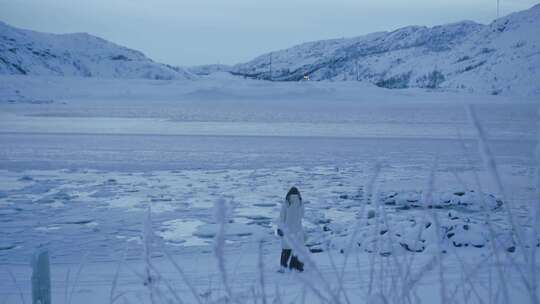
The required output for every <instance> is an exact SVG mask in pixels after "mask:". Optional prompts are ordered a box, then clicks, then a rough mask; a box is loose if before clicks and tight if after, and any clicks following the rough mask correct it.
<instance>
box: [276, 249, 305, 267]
mask: <svg viewBox="0 0 540 304" xmlns="http://www.w3.org/2000/svg"><path fill="white" fill-rule="evenodd" d="M291 253H292V250H291V249H281V266H282V267H285V268H287V267H289V268H290V269H296V270H298V271H304V263H302V262H300V260H298V257H297V256H296V255H293V256H292V258H291ZM289 258H291V262H290V263H289Z"/></svg>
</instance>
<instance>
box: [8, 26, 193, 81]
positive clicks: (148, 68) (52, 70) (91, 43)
mask: <svg viewBox="0 0 540 304" xmlns="http://www.w3.org/2000/svg"><path fill="white" fill-rule="evenodd" d="M0 74H23V75H40V76H82V77H105V78H148V79H189V78H192V77H194V76H193V75H192V74H191V73H189V72H186V71H185V70H184V69H182V68H178V67H172V66H168V65H164V64H160V63H156V62H154V61H152V60H151V59H149V58H148V57H146V56H145V55H144V54H143V53H141V52H139V51H135V50H132V49H128V48H126V47H122V46H119V45H116V44H114V43H112V42H109V41H106V40H104V39H101V38H98V37H95V36H92V35H89V34H86V33H76V34H62V35H57V34H48V33H40V32H35V31H30V30H23V29H18V28H14V27H12V26H9V25H7V24H5V23H3V22H0Z"/></svg>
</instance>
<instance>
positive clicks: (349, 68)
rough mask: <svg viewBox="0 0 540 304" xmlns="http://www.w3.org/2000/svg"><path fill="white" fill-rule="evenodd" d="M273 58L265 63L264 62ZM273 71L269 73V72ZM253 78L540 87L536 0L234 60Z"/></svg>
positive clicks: (506, 89)
mask: <svg viewBox="0 0 540 304" xmlns="http://www.w3.org/2000/svg"><path fill="white" fill-rule="evenodd" d="M270 63H271V64H270ZM270 71H271V72H270ZM232 73H234V74H237V75H243V76H248V77H253V78H261V79H270V73H271V78H272V79H273V80H285V81H295V80H300V79H302V78H303V77H304V75H306V74H307V75H309V77H310V79H312V80H365V81H369V82H372V83H374V84H377V85H378V86H381V87H386V88H406V87H423V88H438V87H441V88H450V89H452V88H454V89H460V90H467V91H479V92H484V93H486V92H487V93H491V94H501V93H510V92H511V93H514V94H515V93H517V94H521V95H537V94H540V4H539V5H536V6H534V7H532V8H530V9H529V10H526V11H522V12H518V13H514V14H511V15H508V16H506V17H502V18H499V19H497V20H495V21H493V22H492V23H491V24H489V25H482V24H478V23H474V22H471V21H463V22H459V23H453V24H447V25H442V26H435V27H431V28H429V27H424V26H410V27H405V28H401V29H398V30H395V31H392V32H380V33H373V34H370V35H366V36H361V37H357V38H350V39H335V40H325V41H317V42H310V43H305V44H301V45H298V46H295V47H292V48H290V49H285V50H281V51H277V52H272V53H268V54H265V55H262V56H259V57H257V58H255V59H253V60H252V61H250V62H247V63H243V64H238V65H236V66H234V67H233V69H232Z"/></svg>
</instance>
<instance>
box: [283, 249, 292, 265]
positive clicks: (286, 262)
mask: <svg viewBox="0 0 540 304" xmlns="http://www.w3.org/2000/svg"><path fill="white" fill-rule="evenodd" d="M291 252H292V250H291V249H281V267H284V268H287V267H288V265H289V258H290V257H291Z"/></svg>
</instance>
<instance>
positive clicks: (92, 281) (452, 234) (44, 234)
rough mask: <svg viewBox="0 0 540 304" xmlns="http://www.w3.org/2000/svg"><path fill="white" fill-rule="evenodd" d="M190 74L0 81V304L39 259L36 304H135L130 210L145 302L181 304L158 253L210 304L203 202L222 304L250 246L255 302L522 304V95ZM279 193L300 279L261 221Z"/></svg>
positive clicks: (527, 167)
mask: <svg viewBox="0 0 540 304" xmlns="http://www.w3.org/2000/svg"><path fill="white" fill-rule="evenodd" d="M201 78H202V79H201V80H199V81H151V80H118V79H116V80H114V79H86V78H57V77H31V78H30V77H23V76H0V231H1V232H2V233H1V238H0V265H2V268H5V269H6V270H9V271H11V272H12V273H13V276H14V278H15V281H16V282H14V280H13V278H12V277H11V275H10V274H9V272H8V271H1V272H0V282H2V284H0V302H2V301H4V302H5V303H19V302H21V301H20V293H19V291H18V289H17V288H15V286H19V287H20V288H22V290H23V295H24V297H25V298H26V301H27V302H28V301H29V293H30V287H29V286H30V271H31V270H30V267H29V260H30V258H31V256H32V254H33V253H34V252H35V250H36V248H38V247H39V246H44V247H46V248H47V249H49V251H50V255H51V263H52V276H53V278H52V279H53V298H54V303H108V302H110V301H109V297H110V292H111V287H114V289H115V291H114V292H115V294H122V293H123V292H125V294H123V297H125V299H126V301H128V302H127V303H133V302H134V303H138V302H142V303H149V302H150V300H149V298H148V292H149V290H151V288H148V286H145V285H144V284H143V282H144V278H143V277H142V275H141V273H143V271H142V268H143V267H144V265H145V264H144V263H143V260H142V256H143V251H144V250H143V239H142V236H143V228H144V221H145V218H146V216H147V209H148V207H149V206H151V216H152V228H153V231H154V233H155V236H156V239H157V240H160V241H157V242H156V244H154V246H153V247H152V252H153V253H152V256H153V261H154V263H155V265H156V266H155V267H156V268H157V271H156V272H158V273H159V274H160V275H161V276H162V278H161V279H158V281H156V282H153V283H151V285H152V286H155V288H156V289H154V290H153V292H157V293H158V294H159V297H164V298H173V299H174V295H175V293H177V294H178V295H179V296H180V297H181V298H182V299H183V300H184V301H185V302H186V303H191V302H195V301H196V297H194V296H193V295H192V294H191V290H190V288H188V286H187V285H186V283H185V281H184V280H183V279H182V274H181V273H180V272H178V271H177V270H175V269H174V267H173V266H172V264H171V261H170V260H169V258H167V257H166V254H164V253H163V252H164V250H165V251H166V252H167V253H170V254H171V255H172V258H173V259H174V261H176V262H177V263H178V264H179V265H180V267H181V268H182V269H183V271H184V274H185V276H187V277H188V278H189V282H190V283H191V284H192V285H193V286H192V287H193V288H195V289H196V290H197V292H196V293H197V294H198V295H199V296H198V297H199V300H201V301H203V302H204V301H207V300H208V301H210V302H215V301H219V300H220V299H224V298H223V297H226V296H227V290H226V286H225V285H224V284H223V283H222V274H221V273H220V271H219V269H218V267H217V264H216V258H215V256H214V249H215V248H214V247H213V244H214V237H215V235H216V234H217V233H219V225H218V224H217V223H216V219H215V217H214V213H215V212H214V204H216V202H218V201H220V200H221V199H224V200H225V201H226V202H227V203H228V206H229V207H230V208H229V209H228V212H229V214H228V220H229V223H228V224H227V225H226V226H227V230H226V234H225V237H226V243H225V255H224V257H225V259H226V265H227V271H228V281H227V282H228V286H229V287H230V289H231V290H232V293H233V295H234V297H235V299H237V300H239V299H244V300H245V301H247V302H254V301H255V300H254V298H257V299H258V300H259V301H260V302H262V297H261V287H260V285H261V284H259V282H260V276H259V273H260V271H259V268H260V264H259V263H258V259H259V256H258V254H259V244H260V243H259V241H262V245H261V246H262V253H263V254H262V261H263V263H262V265H263V267H264V269H265V271H264V272H263V273H264V280H265V291H266V293H267V294H268V295H269V297H268V301H274V300H275V299H280V298H281V299H282V300H283V302H285V303H289V302H292V303H297V302H302V300H301V299H302V296H303V295H305V296H306V302H307V303H310V302H321V301H322V299H326V298H328V297H330V298H332V297H334V298H333V300H330V301H334V300H336V297H337V298H339V301H342V302H344V303H346V302H348V301H350V302H351V303H357V302H360V301H363V300H366V301H369V302H370V303H377V302H376V301H381V303H383V302H384V301H383V300H382V298H381V297H382V296H385V297H387V300H388V301H390V302H393V303H394V302H395V303H401V302H412V303H418V302H422V303H436V302H442V301H443V300H442V298H441V297H440V294H441V291H442V293H443V294H445V295H446V297H445V299H446V300H445V302H458V303H459V302H466V301H469V303H496V302H502V301H503V300H504V292H503V290H508V292H509V293H510V296H511V297H512V299H513V300H515V301H513V302H514V303H524V302H527V301H529V302H530V298H529V297H528V292H526V288H525V286H524V284H523V283H522V280H523V276H525V278H526V279H527V280H529V279H530V277H529V275H530V274H533V273H536V272H537V271H538V268H537V267H538V265H537V264H536V263H535V261H534V260H532V261H531V260H530V257H529V262H528V264H525V262H524V258H523V255H522V253H523V250H522V249H525V250H526V251H527V252H529V251H531V248H535V246H536V243H537V241H538V237H537V235H535V233H534V232H533V230H532V229H533V228H534V226H532V225H533V224H534V222H533V221H532V219H533V217H532V215H533V214H534V211H535V210H534V207H535V204H536V202H537V196H536V193H535V184H534V179H535V168H536V162H535V160H534V151H535V147H536V144H537V141H536V138H537V135H538V133H537V132H538V131H537V130H538V127H537V120H538V119H537V109H538V105H539V100H538V98H533V97H531V98H524V97H519V98H517V97H511V96H490V95H472V94H465V93H452V92H429V91H422V90H414V89H408V90H386V89H381V88H377V87H375V86H372V85H369V84H363V83H358V82H335V83H332V82H320V83H313V82H303V83H272V82H265V81H250V80H241V79H237V78H232V77H231V76H230V75H227V74H219V73H218V74H213V75H211V76H209V77H201ZM468 104H472V108H473V111H474V112H475V113H476V114H477V116H478V122H479V123H480V124H481V126H482V127H483V128H485V131H486V133H487V139H488V143H489V146H490V147H491V149H492V153H493V156H494V158H495V160H496V162H497V165H498V169H499V173H500V176H501V178H502V181H503V184H504V186H505V190H506V191H505V193H506V197H505V198H504V197H503V193H501V192H500V189H499V187H498V186H497V183H496V182H494V180H493V176H492V174H490V173H489V171H488V170H486V168H485V167H484V165H483V163H482V161H481V157H480V154H479V152H478V144H477V138H476V130H475V129H474V128H473V127H472V126H471V123H470V121H469V118H468V115H467V112H466V108H467V105H468ZM434 163H436V169H435V172H434V174H435V178H434V179H431V178H430V172H431V170H432V167H433V164H434ZM377 172H378V175H377V178H375V179H373V175H374V174H375V173H377ZM476 174H477V176H478V177H479V179H480V182H481V188H482V189H481V190H482V192H484V193H483V194H478V193H479V189H478V185H477V184H476V181H475V175H476ZM430 180H431V181H434V185H433V188H434V189H433V192H431V193H430V194H431V195H432V199H428V200H425V195H424V196H423V195H422V194H426V189H427V188H429V181H430ZM292 185H297V186H298V187H299V188H300V190H301V192H302V195H303V197H304V199H305V201H306V218H305V221H304V226H305V228H306V231H307V235H308V238H307V242H306V244H307V248H309V249H310V250H311V252H310V259H311V261H312V262H313V264H311V263H308V265H306V268H307V271H306V273H304V274H301V275H296V274H279V273H276V270H277V266H278V259H279V252H280V248H279V239H278V238H277V237H276V236H274V233H273V223H272V221H273V219H274V218H275V217H276V216H277V214H278V210H279V205H280V202H281V200H282V199H283V197H284V195H285V193H286V191H287V190H288V188H289V187H290V186H292ZM371 188H374V189H373V190H372V189H371ZM506 210H512V211H513V215H514V218H515V220H516V222H517V224H518V225H519V227H521V228H523V229H521V228H520V230H522V231H523V233H524V234H525V235H526V236H527V237H526V238H525V241H524V242H522V243H521V245H523V247H520V246H519V244H516V243H515V242H514V241H512V237H511V231H512V226H511V225H510V223H509V221H508V218H507V217H506ZM369 211H372V212H369ZM486 211H487V212H488V213H489V215H490V220H491V222H492V223H493V225H487V224H486V217H485V216H486ZM368 214H370V216H369V218H368ZM373 214H374V215H375V216H374V217H371V215H373ZM435 219H436V221H435ZM357 223H359V224H358V226H357ZM355 227H357V229H358V230H357V233H358V234H357V235H356V237H355V238H354V240H353V242H352V243H351V242H350V240H351V237H352V234H353V231H355ZM435 228H437V229H439V230H440V231H439V230H437V229H435ZM490 229H493V230H494V233H495V234H496V236H497V238H496V239H497V241H496V243H497V246H496V247H497V250H496V251H492V249H491V248H492V247H491V245H492V238H491V237H490V233H491V231H490ZM436 234H438V235H440V236H441V237H440V238H437V237H435V235H436ZM438 240H441V242H440V243H439V242H438ZM161 242H163V247H162V246H161V245H160V244H161ZM349 244H354V246H352V247H350V246H349ZM439 246H441V248H439ZM438 252H444V253H443V254H441V255H440V256H441V257H442V258H441V259H440V260H439V259H438V257H439V255H438V254H437V253H438ZM494 252H497V253H498V256H500V257H501V259H502V261H501V262H500V264H497V263H496V262H495V261H496V259H495V255H494V254H493V253H494ZM349 253H350V254H351V256H349V255H348V254H349ZM346 258H348V261H347V269H346V271H345V272H344V279H343V281H341V279H339V276H338V275H337V274H338V273H339V271H336V270H335V269H334V268H333V265H336V267H337V268H338V269H341V267H342V265H343V263H344V260H345V259H346ZM122 260H123V261H124V262H123V263H119V262H118V261H122ZM439 262H440V264H442V265H443V266H442V267H443V271H442V273H443V276H442V277H443V278H442V279H441V276H440V272H439V269H440V264H439ZM119 265H121V267H120V272H119V276H118V281H117V283H113V280H114V278H115V273H116V269H117V267H118V266H119ZM409 265H410V268H409ZM497 265H501V266H500V267H499V266H497ZM79 267H82V271H80V275H78V274H77V273H78V272H79V271H78V268H79ZM498 270H502V271H504V273H505V278H506V280H505V283H504V284H502V285H505V286H506V287H507V288H500V287H501V286H502V285H501V284H499V283H500V282H499V280H501V279H500V277H499V276H498V275H497V271H498ZM68 272H69V273H70V274H67V273H68ZM370 279H373V280H371V281H370ZM531 280H532V279H531ZM534 280H536V279H534ZM68 282H69V283H68ZM167 282H169V283H170V284H171V285H170V286H169V287H172V289H173V290H174V292H173V291H171V290H169V289H168V285H167V284H168V283H167ZM340 282H343V283H340ZM528 282H532V281H528ZM66 285H67V286H66ZM147 285H148V284H147ZM327 285H328V286H330V288H328V287H326V286H327ZM340 285H341V286H343V287H345V290H346V292H345V293H342V292H341V291H340V290H339V288H338V289H336V288H337V287H338V286H340ZM534 286H536V283H535V284H534ZM156 290H157V291H156ZM159 290H161V292H159ZM397 290H400V291H397ZM490 291H491V292H490ZM72 292H73V295H72V296H71V293H72ZM318 292H320V294H318ZM336 294H337V296H336ZM345 294H346V295H347V296H345ZM368 295H369V297H368ZM154 296H156V295H155V294H154ZM389 296H392V297H394V298H388V297H389ZM70 298H71V300H70ZM66 299H67V300H66ZM347 299H348V300H347ZM161 300H162V299H159V298H158V300H156V302H158V303H161V302H163V303H166V301H161ZM123 301H124V300H122V299H121V298H120V299H119V303H122V302H123ZM277 302H278V303H279V302H280V300H277Z"/></svg>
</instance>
